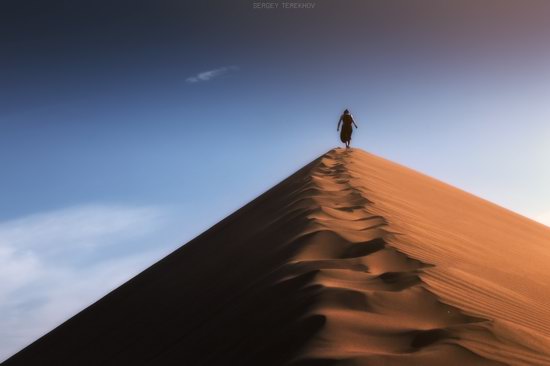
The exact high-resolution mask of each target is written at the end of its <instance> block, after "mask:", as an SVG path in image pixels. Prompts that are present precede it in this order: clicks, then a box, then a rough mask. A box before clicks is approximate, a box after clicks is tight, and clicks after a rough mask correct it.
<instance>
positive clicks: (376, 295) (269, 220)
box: [5, 149, 550, 366]
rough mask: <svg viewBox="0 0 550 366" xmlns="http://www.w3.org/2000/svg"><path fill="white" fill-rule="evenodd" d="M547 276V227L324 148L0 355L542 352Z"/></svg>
mask: <svg viewBox="0 0 550 366" xmlns="http://www.w3.org/2000/svg"><path fill="white" fill-rule="evenodd" d="M220 184H223V182H220ZM549 284H550V229H549V228H547V227H545V226H543V225H540V224H538V223H535V222H533V221H531V220H529V219H526V218H524V217H521V216H519V215H517V214H514V213H512V212H510V211H507V210H505V209H503V208H500V207H498V206H496V205H494V204H491V203H490V202H487V201H484V200H482V199H479V198H477V197H475V196H472V195H470V194H468V193H465V192H463V191H460V190H458V189H456V188H453V187H451V186H449V185H446V184H443V183H441V182H439V181H437V180H435V179H432V178H429V177H427V176H425V175H422V174H419V173H416V172H414V171H412V170H410V169H407V168H405V167H402V166H399V165H397V164H394V163H392V162H389V161H387V160H384V159H381V158H378V157H376V156H374V155H371V154H368V153H365V152H363V151H361V150H358V149H349V150H343V149H335V150H331V151H329V152H328V153H327V154H325V155H323V156H321V157H320V158H318V159H316V160H315V161H313V162H312V163H310V164H309V165H307V166H305V167H304V168H302V169H301V170H299V171H298V172H296V173H295V174H293V175H292V176H290V177H289V178H287V179H286V180H284V181H283V182H281V183H280V184H278V185H276V186H275V187H274V188H272V189H271V190H269V191H267V192H266V193H264V194H263V195H261V196H260V197H258V198H257V199H255V200H254V201H252V202H250V203H249V204H248V205H246V206H244V207H243V208H241V209H240V210H238V211H236V212H235V213H234V214H232V215H230V216H229V217H227V218H226V219H224V220H223V221H221V222H220V223H218V224H217V225H215V226H214V227H212V228H211V229H209V230H208V231H206V232H205V233H203V234H201V235H200V236H198V237H197V238H195V239H194V240H192V241H191V242H189V243H187V244H186V245H184V246H183V247H181V248H180V249H178V250H177V251H175V252H174V253H172V254H171V255H169V256H168V257H166V258H164V259H163V260H161V261H160V262H158V263H156V264H155V265H153V266H152V267H150V268H149V269H147V270H145V271H144V272H142V273H141V274H140V275H138V276H136V277H135V278H133V279H132V280H130V281H129V282H127V283H126V284H124V285H123V286H121V287H120V288H118V289H116V290H115V291H113V292H111V293H110V294H108V295H107V296H105V297H104V298H102V299H101V300H99V301H98V302H97V303H95V304H94V305H92V306H90V307H88V308H87V309H85V310H83V311H82V312H81V313H79V314H78V315H76V316H75V317H73V318H71V319H69V320H68V321H67V322H65V323H64V324H62V325H61V326H59V327H58V328H56V329H54V330H53V331H52V332H50V333H48V334H46V335H45V336H44V337H42V338H40V339H39V340H37V341H36V342H35V343H33V344H31V345H30V346H29V347H27V348H25V349H24V350H22V351H21V352H19V353H18V354H16V355H15V356H14V357H12V358H11V359H9V360H8V361H6V363H5V364H6V365H56V366H57V365H172V364H174V365H175V364H177V365H213V366H217V365H245V366H246V365H249V366H253V365H254V366H259V365H304V366H305V365H369V366H370V365H399V366H400V365H445V366H451V365H502V364H509V365H550V305H549V304H550V291H549V287H548V286H549Z"/></svg>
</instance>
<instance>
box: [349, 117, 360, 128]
mask: <svg viewBox="0 0 550 366" xmlns="http://www.w3.org/2000/svg"><path fill="white" fill-rule="evenodd" d="M351 123H353V125H354V126H355V128H359V127H357V124H355V120H354V119H353V116H351Z"/></svg>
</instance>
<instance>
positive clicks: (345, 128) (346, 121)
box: [340, 114, 353, 143]
mask: <svg viewBox="0 0 550 366" xmlns="http://www.w3.org/2000/svg"><path fill="white" fill-rule="evenodd" d="M352 123H353V118H352V117H351V116H350V115H349V114H344V115H343V116H342V130H341V132H340V140H341V141H342V142H344V143H345V142H348V141H351V134H352V133H353V128H352V126H351V124H352Z"/></svg>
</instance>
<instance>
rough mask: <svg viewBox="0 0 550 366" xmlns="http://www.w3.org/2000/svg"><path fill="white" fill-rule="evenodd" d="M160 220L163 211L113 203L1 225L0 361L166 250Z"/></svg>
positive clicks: (163, 216) (7, 222) (33, 216)
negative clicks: (160, 242) (162, 239)
mask: <svg viewBox="0 0 550 366" xmlns="http://www.w3.org/2000/svg"><path fill="white" fill-rule="evenodd" d="M165 225H166V212H165V210H164V209H160V208H157V207H127V206H113V205H89V206H79V207H72V208H68V209H64V210H58V211H52V212H46V213H41V214H36V215H31V216H27V217H23V218H19V219H16V220H10V221H5V222H0V362H1V361H2V360H3V359H5V358H6V357H9V356H10V355H11V354H13V353H14V352H16V351H17V350H19V349H20V348H22V347H23V346H25V345H27V344H29V343H30V342H32V341H33V340H34V339H36V338H37V337H39V336H40V335H42V334H44V333H46V332H47V331H49V330H51V329H52V328H53V327H55V326H56V325H58V324H59V323H61V322H62V321H64V320H65V319H67V318H68V317H70V316H71V315H73V314H75V313H76V312H77V311H79V310H81V309H82V308H83V307H85V306H86V305H88V304H90V303H91V302H93V301H95V300H97V299H98V298H99V297H101V296H102V295H104V294H105V293H107V292H108V291H109V290H111V289H113V288H115V287H116V286H118V285H120V284H121V283H123V282H124V281H125V280H127V279H129V278H130V277H131V276H132V275H135V274H137V273H138V272H139V271H140V270H142V269H143V268H145V267H146V266H147V265H149V264H151V263H153V262H154V261H155V260H157V259H159V258H160V257H162V256H163V255H165V254H167V252H168V251H169V250H171V249H172V248H169V246H167V245H164V246H162V245H158V243H156V240H158V233H159V231H160V230H161V229H163V228H164V227H165ZM153 240H155V242H153ZM153 243H154V244H155V246H152V245H151V244H153ZM147 244H149V245H147Z"/></svg>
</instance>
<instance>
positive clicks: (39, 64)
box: [0, 0, 550, 360]
mask: <svg viewBox="0 0 550 366" xmlns="http://www.w3.org/2000/svg"><path fill="white" fill-rule="evenodd" d="M253 2H254V1H242V0H238V1H237V0H233V1H227V0H225V1H222V0H219V1H218V0H201V1H185V2H184V1H180V0H177V1H176V0H155V1H152V0H150V1H135V0H134V1H127V0H123V1H113V0H110V1H104V0H94V1H91V0H90V1H88V0H81V1H52V0H36V1H27V0H10V1H2V3H1V5H0V166H1V167H2V172H1V176H0V177H1V180H0V360H1V359H3V358H5V357H8V356H9V355H11V354H13V353H14V352H15V351H17V350H18V349H20V348H21V347H22V346H24V345H26V344H28V343H30V342H31V341H32V340H34V339H35V338H36V337H38V336H39V335H41V334H44V333H45V332H46V331H48V330H49V329H51V328H52V327H53V326H55V325H57V324H59V323H60V322H61V321H63V320H64V319H66V318H67V317H69V316H70V315H72V314H74V313H75V312H76V311H78V310H79V309H81V308H82V307H84V306H86V305H87V304H89V303H90V302H92V301H94V300H95V299H97V298H98V297H100V296H101V295H103V294H105V293H106V292H107V291H108V290H110V289H112V288H113V287H115V286H116V285H118V284H120V283H122V282H123V281H125V280H126V279H128V278H129V277H130V276H131V275H133V274H136V273H138V272H139V271H140V270H141V269H143V268H145V267H146V266H147V265H149V264H151V263H153V262H154V261H156V260H157V259H159V258H160V257H162V256H163V255H166V254H167V253H169V252H170V251H171V250H173V249H175V248H176V247H178V246H179V245H181V244H182V243H185V242H187V241H188V240H190V239H191V238H193V237H194V236H196V235H197V234H199V233H200V232H202V231H203V230H205V229H207V228H208V227H210V226H211V225H213V224H214V223H216V222H217V221H219V220H220V219H221V218H223V217H225V216H226V215H228V214H230V213H231V212H233V211H234V210H235V209H237V208H239V207H240V206H242V205H243V204H245V203H247V202H248V201H250V200H251V199H252V198H254V197H256V196H257V195H258V194H260V193H262V192H263V191H265V190H267V189H268V188H270V187H271V186H273V185H274V184H275V183H277V182H278V181H280V180H282V179H283V178H285V177H286V176H288V175H289V174H290V173H292V172H293V171H295V170H297V169H298V168H300V167H301V166H303V165H304V164H305V163H307V162H309V161H311V160H312V159H313V158H315V157H317V156H319V155H320V154H322V153H324V152H326V151H327V150H329V149H330V148H333V147H335V146H337V145H338V143H339V140H338V135H337V133H336V123H337V120H338V117H339V114H340V113H341V112H342V110H343V109H344V108H349V109H350V110H351V112H352V113H353V115H354V116H355V118H356V120H357V123H358V125H359V127H360V128H359V129H358V130H357V131H356V132H355V134H354V139H353V143H352V145H354V146H357V147H360V148H363V149H365V150H367V151H370V152H373V153H375V154H378V155H381V156H383V157H386V158H388V159H391V160H394V161H397V162H399V163H401V164H404V165H406V166H409V167H411V168H414V169H416V170H419V171H421V172H423V173H426V174H428V175H431V176H433V177H436V178H438V179H440V180H443V181H445V182H447V183H450V184H452V185H455V186H457V187H459V188H462V189H464V190H466V191H469V192H471V193H474V194H476V195H479V196H481V197H483V198H486V199H488V200H490V201H493V202H495V203H497V204H500V205H502V206H504V207H506V208H509V209H511V210H514V211H516V212H518V213H521V214H523V215H526V216H528V217H531V218H534V219H538V220H540V221H543V222H546V223H547V224H550V188H549V187H550V169H548V166H550V143H549V141H550V103H549V100H550V43H548V39H550V22H548V19H550V2H548V1H545V0H540V1H536V0H516V1H506V0H492V1H489V0H449V1H440V0H407V1H404V0H400V1H397V0H384V1H378V0H376V1H375V0H344V1H335V0H321V1H314V2H315V4H316V5H315V8H313V9H308V10H305V9H292V10H290V9H287V10H285V9H272V10H265V9H264V10H260V9H254V8H253V5H252V4H253Z"/></svg>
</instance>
